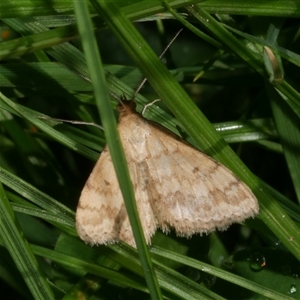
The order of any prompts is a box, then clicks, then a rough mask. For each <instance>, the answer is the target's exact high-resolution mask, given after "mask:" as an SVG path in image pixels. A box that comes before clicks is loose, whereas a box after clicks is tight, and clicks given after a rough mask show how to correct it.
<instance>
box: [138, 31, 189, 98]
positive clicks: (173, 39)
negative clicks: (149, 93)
mask: <svg viewBox="0 0 300 300" xmlns="http://www.w3.org/2000/svg"><path fill="white" fill-rule="evenodd" d="M182 30H183V28H181V29H180V30H179V31H178V32H177V33H176V34H175V36H174V37H173V38H172V40H171V41H170V42H169V44H168V45H167V47H166V48H165V49H164V51H163V52H162V53H161V54H160V56H159V59H161V58H162V57H163V56H164V55H165V53H166V52H167V51H168V49H169V48H170V46H171V45H172V44H173V42H174V41H175V40H176V38H177V37H178V35H179V34H180V33H181V31H182ZM146 81H147V78H144V79H143V80H142V82H141V83H140V85H139V86H138V88H137V89H136V91H135V93H134V95H133V99H134V98H135V97H136V96H137V94H138V93H139V92H140V90H141V89H142V87H143V86H144V84H145V83H146Z"/></svg>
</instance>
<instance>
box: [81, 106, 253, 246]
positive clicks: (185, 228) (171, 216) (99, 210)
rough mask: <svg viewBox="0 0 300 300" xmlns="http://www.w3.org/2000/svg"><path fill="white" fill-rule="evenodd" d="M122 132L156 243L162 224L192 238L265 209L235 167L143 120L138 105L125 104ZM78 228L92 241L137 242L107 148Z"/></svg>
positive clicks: (142, 213)
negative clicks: (231, 169) (228, 166)
mask: <svg viewBox="0 0 300 300" xmlns="http://www.w3.org/2000/svg"><path fill="white" fill-rule="evenodd" d="M118 130H119V134H120V138H121V141H122V144H123V148H124V151H125V156H126V160H127V163H128V168H129V172H130V177H131V181H132V184H133V187H134V192H135V198H136V201H137V208H138V213H139V217H140V220H141V223H142V227H143V231H144V234H145V238H146V242H147V243H148V244H150V243H151V237H152V236H153V235H154V233H155V231H156V230H157V228H160V229H161V230H162V231H163V232H169V231H170V230H171V229H174V230H175V232H176V234H177V235H178V236H184V237H189V236H191V235H193V234H196V233H198V234H203V233H205V234H208V233H210V232H212V231H214V230H216V229H219V230H225V229H227V228H228V227H229V226H230V225H231V224H232V223H236V222H242V221H244V220H245V219H247V218H249V217H254V216H255V215H256V214H258V212H259V206H258V202H257V199H256V197H255V196H254V194H253V193H252V192H251V190H250V189H249V188H248V187H247V186H246V185H245V184H244V183H243V182H242V181H241V180H239V179H238V178H237V177H236V176H235V175H234V174H233V173H232V172H231V171H230V170H229V169H227V168H226V167H225V166H223V165H221V164H220V163H218V162H217V161H215V160H213V159H212V158H210V157H209V156H207V155H205V154H204V153H202V152H200V151H198V150H197V149H195V148H194V147H192V146H190V145H189V144H187V143H186V142H184V141H183V140H181V139H180V138H178V137H177V136H175V135H174V134H172V133H170V132H168V131H166V130H165V129H164V128H162V127H160V126H159V125H158V124H155V123H152V122H150V121H147V120H145V119H143V118H142V117H140V116H139V115H138V114H137V113H136V112H135V110H134V109H133V108H132V106H130V105H125V107H124V108H123V109H122V110H121V113H120V118H119V124H118ZM76 228H77V232H78V234H79V236H80V238H81V239H82V240H83V241H85V242H86V243H88V244H90V245H98V244H111V243H115V242H117V241H119V240H122V241H124V242H126V243H127V244H129V245H131V246H133V247H136V245H135V240H134V237H133V234H132V230H131V226H130V222H129V218H128V215H127V212H126V208H125V204H124V201H123V197H122V194H121V191H120V188H119V183H118V180H117V177H116V174H115V170H114V166H113V163H112V159H111V156H110V154H109V150H108V148H107V147H105V149H104V150H103V152H102V153H101V155H100V158H99V160H98V162H97V163H96V165H95V167H94V169H93V171H92V173H91V174H90V177H89V178H88V180H87V182H86V184H85V186H84V188H83V190H82V193H81V196H80V199H79V203H78V207H77V212H76Z"/></svg>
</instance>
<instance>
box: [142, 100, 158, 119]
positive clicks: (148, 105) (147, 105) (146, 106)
mask: <svg viewBox="0 0 300 300" xmlns="http://www.w3.org/2000/svg"><path fill="white" fill-rule="evenodd" d="M158 101H161V99H155V100H154V101H152V102H150V103H148V104H146V105H145V106H144V108H143V110H142V116H143V117H144V113H145V111H146V109H147V108H148V107H150V106H152V105H153V104H154V103H155V102H158Z"/></svg>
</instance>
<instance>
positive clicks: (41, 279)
mask: <svg viewBox="0 0 300 300" xmlns="http://www.w3.org/2000/svg"><path fill="white" fill-rule="evenodd" d="M0 215H1V218H0V232H1V237H2V239H3V241H4V244H5V246H6V248H7V250H8V251H9V253H10V255H11V257H12V258H13V260H14V262H15V264H16V266H17V268H18V270H19V272H20V273H21V274H22V276H23V279H24V281H25V282H26V284H27V286H28V288H29V290H30V291H31V293H32V296H33V297H34V299H45V300H46V299H49V300H50V299H53V297H54V296H53V293H52V291H51V289H50V287H49V284H48V283H47V280H46V278H45V276H44V274H42V272H41V270H40V269H39V266H38V263H37V261H36V259H35V257H34V255H33V253H32V251H31V249H30V246H29V244H28V242H27V240H26V239H25V238H24V236H23V234H22V231H21V230H20V225H19V224H18V221H17V220H16V217H15V215H14V212H13V210H12V208H11V205H10V203H9V201H8V199H7V197H6V194H5V191H4V189H3V186H2V184H1V183H0Z"/></svg>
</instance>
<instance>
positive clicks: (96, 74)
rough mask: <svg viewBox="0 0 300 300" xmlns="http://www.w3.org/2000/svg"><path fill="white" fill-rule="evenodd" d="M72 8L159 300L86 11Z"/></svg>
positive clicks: (135, 230) (148, 275)
mask: <svg viewBox="0 0 300 300" xmlns="http://www.w3.org/2000/svg"><path fill="white" fill-rule="evenodd" d="M74 7H75V12H76V17H77V21H78V28H79V32H80V36H81V40H82V45H83V49H84V52H85V57H86V61H87V66H88V69H89V71H90V76H91V79H92V82H94V83H96V84H94V85H93V86H94V93H95V99H96V104H97V106H98V110H99V113H100V116H101V120H102V124H103V128H104V131H105V136H106V140H107V145H108V148H109V152H110V155H111V157H112V161H113V163H114V167H115V171H116V175H117V178H118V181H119V185H120V189H121V191H122V195H123V197H124V202H125V206H126V210H127V213H128V216H129V220H130V224H131V228H132V231H133V235H134V238H135V241H136V245H137V249H138V252H139V255H140V258H141V262H142V266H143V269H144V275H145V279H146V281H147V284H148V287H149V290H150V294H151V297H152V298H153V299H161V298H162V296H161V292H160V289H159V286H158V283H157V279H156V276H155V273H154V270H153V267H152V263H151V258H150V254H149V250H148V248H147V245H146V242H145V238H144V234H143V230H142V227H141V223H140V219H139V216H138V212H137V207H136V202H135V197H134V192H133V188H132V183H131V180H130V176H129V171H128V169H127V168H126V167H125V165H126V159H125V155H124V152H123V149H122V144H121V141H120V137H119V135H118V131H117V125H116V121H115V118H114V112H113V109H112V106H111V103H110V97H109V93H108V89H107V87H106V79H105V70H104V67H103V65H102V63H101V60H100V54H99V51H98V48H97V45H96V40H95V36H94V33H93V31H92V24H91V21H90V17H89V14H88V11H87V7H86V5H85V4H84V3H83V2H78V1H74Z"/></svg>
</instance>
